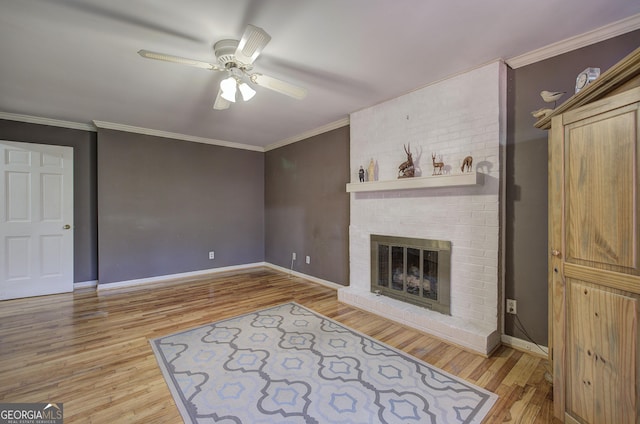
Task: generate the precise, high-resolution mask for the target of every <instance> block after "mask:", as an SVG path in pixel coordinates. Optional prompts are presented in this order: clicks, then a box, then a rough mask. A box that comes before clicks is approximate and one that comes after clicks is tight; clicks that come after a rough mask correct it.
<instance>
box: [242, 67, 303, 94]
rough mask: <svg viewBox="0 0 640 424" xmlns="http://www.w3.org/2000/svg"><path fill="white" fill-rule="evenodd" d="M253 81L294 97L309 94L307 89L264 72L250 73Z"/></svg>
mask: <svg viewBox="0 0 640 424" xmlns="http://www.w3.org/2000/svg"><path fill="white" fill-rule="evenodd" d="M249 78H250V79H251V82H253V83H255V84H258V85H259V86H261V87H264V88H268V89H269V90H273V91H277V92H278V93H281V94H285V95H287V96H289V97H293V98H294V99H298V100H302V99H304V98H305V97H306V96H307V89H306V88H302V87H298V86H297V85H293V84H291V83H288V82H285V81H282V80H279V79H277V78H273V77H270V76H268V75H263V74H258V73H256V74H251V75H249Z"/></svg>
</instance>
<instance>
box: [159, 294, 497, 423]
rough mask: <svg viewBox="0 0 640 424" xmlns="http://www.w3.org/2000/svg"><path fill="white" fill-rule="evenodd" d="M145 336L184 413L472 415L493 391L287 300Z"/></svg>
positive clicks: (343, 419) (388, 417)
mask: <svg viewBox="0 0 640 424" xmlns="http://www.w3.org/2000/svg"><path fill="white" fill-rule="evenodd" d="M151 345H152V347H153V349H154V352H155V354H156V358H157V360H158V364H159V365H160V368H161V369H162V372H163V374H164V376H165V379H166V381H167V384H168V386H169V388H170V390H171V392H172V394H173V396H174V399H175V400H176V404H177V405H178V408H179V409H180V413H181V414H182V417H183V419H184V421H185V422H187V423H222V424H239V423H244V424H266V423H279V424H294V423H295V424H298V423H307V424H310V423H317V424H320V423H344V424H347V423H354V424H355V423H362V424H365V423H403V424H405V423H446V424H452V423H480V422H481V421H482V418H483V417H484V415H486V413H487V412H488V411H489V409H490V408H491V406H492V405H493V404H494V402H495V401H496V399H497V396H496V395H495V394H493V393H490V392H488V391H486V390H484V389H482V388H480V387H477V386H475V385H473V384H470V383H467V382H465V381H463V380H460V379H458V378H457V377H454V376H452V375H450V374H448V373H446V372H444V371H442V370H440V369H437V368H435V367H433V366H431V365H429V364H427V363H425V362H422V361H420V360H418V359H416V358H413V357H411V356H409V355H407V354H406V353H404V352H401V351H399V350H396V349H394V348H392V347H390V346H388V345H386V344H383V343H381V342H379V341H377V340H374V339H371V338H370V337H368V336H366V335H364V334H361V333H358V332H356V331H354V330H352V329H350V328H348V327H345V326H344V325H342V324H339V323H337V322H336V321H333V320H331V319H329V318H327V317H324V316H322V315H319V314H317V313H315V312H313V311H311V310H309V309H307V308H305V307H303V306H301V305H298V304H296V303H287V304H283V305H280V306H276V307H273V308H269V309H265V310H261V311H257V312H253V313H249V314H246V315H242V316H239V317H235V318H231V319H227V320H224V321H219V322H216V323H213V324H209V325H205V326H202V327H198V328H195V329H192V330H188V331H184V332H181V333H177V334H173V335H170V336H166V337H160V338H157V339H154V340H151Z"/></svg>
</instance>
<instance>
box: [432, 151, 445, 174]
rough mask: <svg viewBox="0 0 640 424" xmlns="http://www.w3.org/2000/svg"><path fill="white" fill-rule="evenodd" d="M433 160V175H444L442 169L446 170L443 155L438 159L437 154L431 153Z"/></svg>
mask: <svg viewBox="0 0 640 424" xmlns="http://www.w3.org/2000/svg"><path fill="white" fill-rule="evenodd" d="M431 161H432V162H433V174H431V175H442V171H443V170H444V162H442V156H440V157H439V158H438V160H437V161H436V154H435V153H431ZM436 170H437V172H436Z"/></svg>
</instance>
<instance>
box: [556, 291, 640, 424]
mask: <svg viewBox="0 0 640 424" xmlns="http://www.w3.org/2000/svg"><path fill="white" fill-rule="evenodd" d="M567 284H568V286H569V294H568V295H569V307H568V327H569V328H568V349H569V352H568V355H567V359H568V362H569V363H568V370H569V372H568V388H569V391H568V392H569V396H568V399H567V403H568V405H567V406H568V411H569V412H570V413H571V414H572V415H574V416H575V417H579V418H580V419H582V420H585V421H586V422H589V423H620V424H624V423H629V424H633V423H635V422H636V421H635V417H636V415H635V413H636V407H637V395H638V393H637V389H636V385H635V381H636V373H637V369H636V353H637V344H638V339H637V322H638V295H631V294H626V293H622V292H619V291H617V290H612V289H609V288H602V287H600V286H598V285H595V284H591V283H586V282H583V281H579V280H573V279H567Z"/></svg>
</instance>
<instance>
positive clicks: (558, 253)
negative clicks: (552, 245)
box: [551, 249, 562, 257]
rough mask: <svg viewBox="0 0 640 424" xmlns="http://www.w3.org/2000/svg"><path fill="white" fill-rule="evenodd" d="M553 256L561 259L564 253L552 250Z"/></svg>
mask: <svg viewBox="0 0 640 424" xmlns="http://www.w3.org/2000/svg"><path fill="white" fill-rule="evenodd" d="M551 255H553V256H557V257H560V256H562V253H560V251H559V250H558V249H551Z"/></svg>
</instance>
